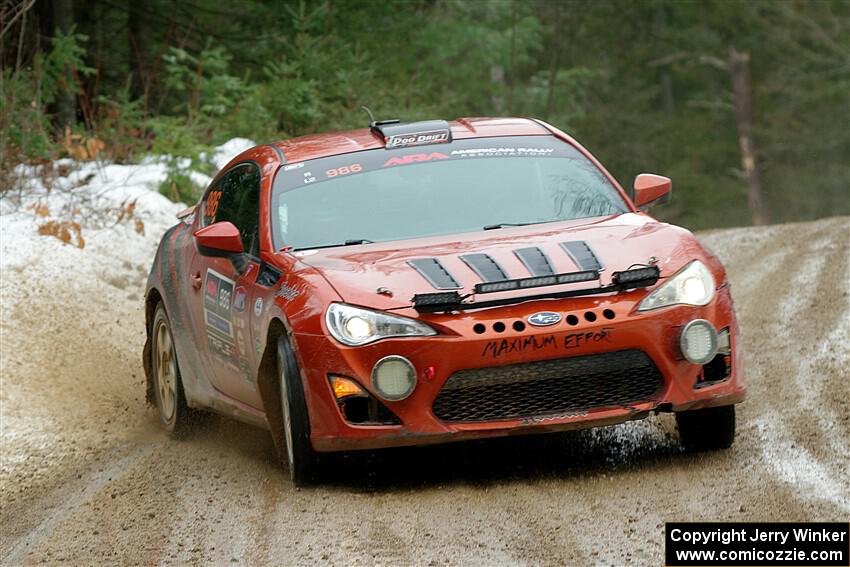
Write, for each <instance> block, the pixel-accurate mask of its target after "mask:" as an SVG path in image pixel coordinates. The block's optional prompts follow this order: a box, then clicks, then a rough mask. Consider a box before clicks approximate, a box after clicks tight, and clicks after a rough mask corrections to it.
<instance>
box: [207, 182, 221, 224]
mask: <svg viewBox="0 0 850 567" xmlns="http://www.w3.org/2000/svg"><path fill="white" fill-rule="evenodd" d="M219 201H221V191H220V190H217V191H210V192H209V194H208V195H207V205H206V207H204V221H205V224H210V223H212V222H214V221H215V215H216V213H217V212H218V203H219Z"/></svg>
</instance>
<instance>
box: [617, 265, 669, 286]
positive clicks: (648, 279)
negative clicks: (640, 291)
mask: <svg viewBox="0 0 850 567" xmlns="http://www.w3.org/2000/svg"><path fill="white" fill-rule="evenodd" d="M660 276H661V271H660V270H659V269H658V268H657V267H656V266H645V267H641V268H633V269H631V270H626V271H624V272H614V273H613V274H612V276H611V281H613V282H614V283H615V284H617V285H626V284H630V285H632V286H633V287H648V286H651V285H653V284H655V282H657V281H658V278H659V277H660Z"/></svg>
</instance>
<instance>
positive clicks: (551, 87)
mask: <svg viewBox="0 0 850 567" xmlns="http://www.w3.org/2000/svg"><path fill="white" fill-rule="evenodd" d="M551 6H553V8H554V11H555V14H554V18H553V19H554V21H555V23H554V24H553V30H552V31H553V32H554V37H553V40H552V43H553V45H552V64H551V65H550V66H549V84H548V85H547V87H548V90H547V92H546V107H545V108H544V110H543V120H547V121H548V120H549V119H550V116H551V114H552V111H553V110H554V106H555V83H557V82H558V71H559V70H560V68H561V60H560V54H561V43H560V38H561V19H562V18H563V13H564V10H566V9H567V7H566V6H563V5H561V4H557V3H552V4H551Z"/></svg>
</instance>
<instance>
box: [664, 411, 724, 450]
mask: <svg viewBox="0 0 850 567" xmlns="http://www.w3.org/2000/svg"><path fill="white" fill-rule="evenodd" d="M676 425H677V426H678V428H679V438H680V440H681V442H682V445H683V446H684V447H685V449H687V450H689V451H712V450H716V449H728V448H729V447H731V446H732V443H733V442H734V441H735V406H731V405H730V406H719V407H713V408H704V409H697V410H690V411H680V412H677V413H676Z"/></svg>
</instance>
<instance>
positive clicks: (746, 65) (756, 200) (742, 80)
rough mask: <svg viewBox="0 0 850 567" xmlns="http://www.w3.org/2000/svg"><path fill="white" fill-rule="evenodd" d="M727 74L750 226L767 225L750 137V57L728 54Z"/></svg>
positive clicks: (742, 52)
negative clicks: (733, 96) (745, 185)
mask: <svg viewBox="0 0 850 567" xmlns="http://www.w3.org/2000/svg"><path fill="white" fill-rule="evenodd" d="M729 72H730V73H731V75H732V87H733V91H734V95H735V122H736V123H737V125H738V145H739V146H740V148H741V166H742V167H743V169H744V179H745V182H746V184H747V202H748V204H749V207H750V215H751V216H752V219H753V224H754V225H762V224H766V223H767V222H768V216H767V210H766V209H765V206H764V199H763V196H762V187H761V177H760V176H759V170H758V164H757V163H756V154H757V153H758V152H757V147H756V141H755V138H754V136H753V81H752V75H751V74H750V53H749V52H748V51H737V50H736V49H735V48H732V49H730V50H729Z"/></svg>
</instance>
